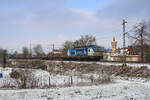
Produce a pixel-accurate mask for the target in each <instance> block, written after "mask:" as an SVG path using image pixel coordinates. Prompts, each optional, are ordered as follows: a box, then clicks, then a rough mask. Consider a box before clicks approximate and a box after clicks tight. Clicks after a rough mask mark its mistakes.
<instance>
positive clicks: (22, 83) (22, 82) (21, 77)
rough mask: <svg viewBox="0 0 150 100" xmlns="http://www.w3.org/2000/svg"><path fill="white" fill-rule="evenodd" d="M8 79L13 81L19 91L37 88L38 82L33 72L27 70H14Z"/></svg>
mask: <svg viewBox="0 0 150 100" xmlns="http://www.w3.org/2000/svg"><path fill="white" fill-rule="evenodd" d="M10 77H11V78H13V79H15V80H16V82H17V85H18V88H20V89H26V88H35V87H38V84H37V83H38V80H37V79H36V78H35V76H34V74H33V72H32V71H31V70H27V69H15V70H12V72H11V73H10Z"/></svg>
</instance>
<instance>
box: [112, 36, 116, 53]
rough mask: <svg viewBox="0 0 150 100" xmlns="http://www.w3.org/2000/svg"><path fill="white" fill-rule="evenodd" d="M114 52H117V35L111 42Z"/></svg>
mask: <svg viewBox="0 0 150 100" xmlns="http://www.w3.org/2000/svg"><path fill="white" fill-rule="evenodd" d="M111 46H112V53H116V47H117V42H116V41H115V37H113V41H112V42H111Z"/></svg>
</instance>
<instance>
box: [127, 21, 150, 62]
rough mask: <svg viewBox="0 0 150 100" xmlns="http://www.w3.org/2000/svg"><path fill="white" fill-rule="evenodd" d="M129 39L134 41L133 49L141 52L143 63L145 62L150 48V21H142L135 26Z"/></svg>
mask: <svg viewBox="0 0 150 100" xmlns="http://www.w3.org/2000/svg"><path fill="white" fill-rule="evenodd" d="M129 37H130V38H131V39H132V40H133V41H134V42H133V44H132V47H134V50H135V51H137V52H140V54H141V59H142V62H144V59H145V56H146V55H147V53H149V52H146V51H147V49H148V46H150V21H148V22H146V21H142V22H140V23H138V24H136V25H135V26H133V31H132V32H130V35H129Z"/></svg>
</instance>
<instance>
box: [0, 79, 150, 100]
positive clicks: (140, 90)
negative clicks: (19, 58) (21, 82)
mask: <svg viewBox="0 0 150 100" xmlns="http://www.w3.org/2000/svg"><path fill="white" fill-rule="evenodd" d="M0 100H150V82H144V83H141V82H134V81H132V82H131V81H125V80H116V81H115V83H111V84H105V85H99V86H85V87H68V88H55V89H32V90H31V89H27V90H0Z"/></svg>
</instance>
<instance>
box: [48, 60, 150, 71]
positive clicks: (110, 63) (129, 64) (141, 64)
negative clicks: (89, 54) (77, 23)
mask: <svg viewBox="0 0 150 100" xmlns="http://www.w3.org/2000/svg"><path fill="white" fill-rule="evenodd" d="M47 62H58V63H60V62H62V61H47ZM63 62H68V63H69V62H71V63H84V64H93V63H94V64H100V65H106V66H111V65H114V66H121V65H122V64H123V63H118V62H99V61H97V62H86V61H82V62H80V61H63ZM126 64H127V66H130V67H143V66H147V68H149V69H150V64H146V63H126Z"/></svg>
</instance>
